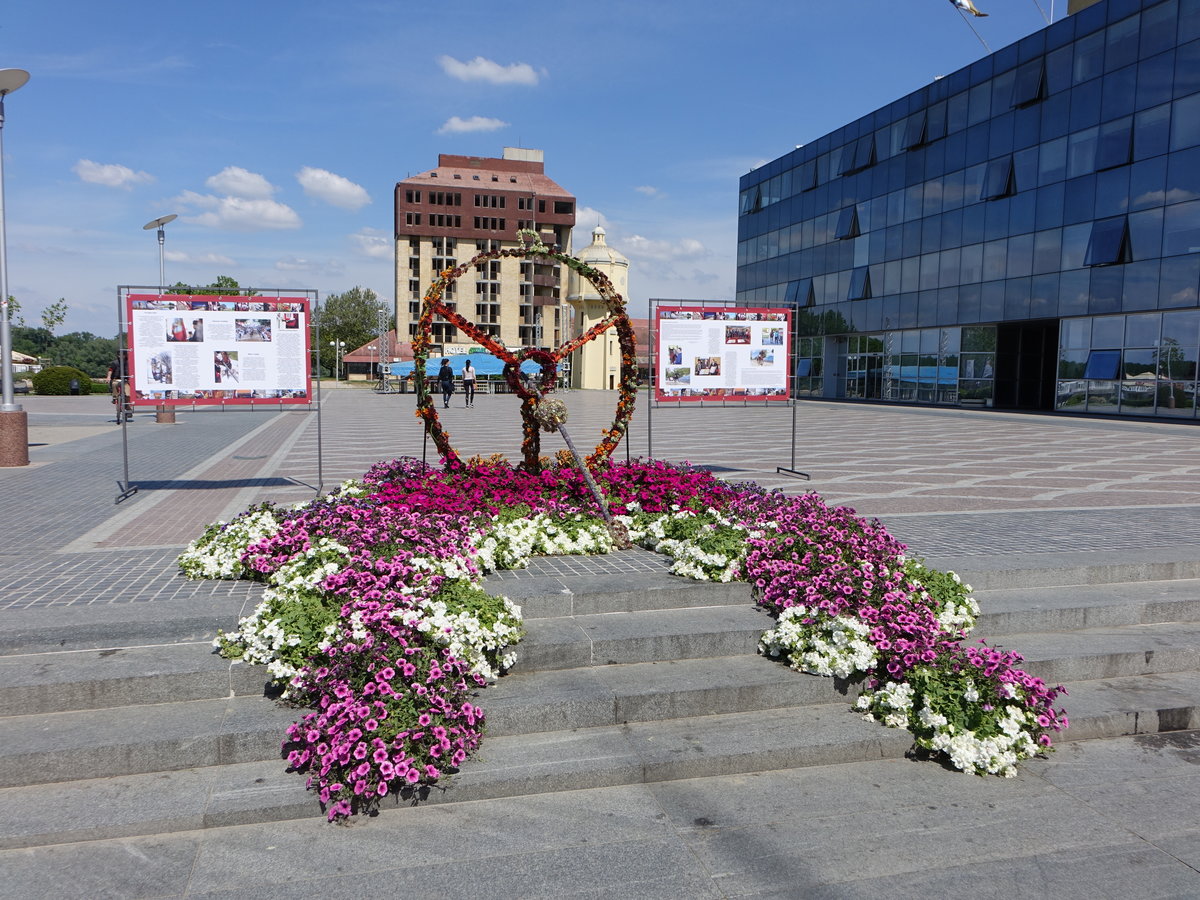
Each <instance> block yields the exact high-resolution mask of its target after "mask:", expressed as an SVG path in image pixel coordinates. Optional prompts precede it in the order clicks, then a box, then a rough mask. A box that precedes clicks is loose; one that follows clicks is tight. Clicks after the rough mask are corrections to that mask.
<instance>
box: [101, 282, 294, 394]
mask: <svg viewBox="0 0 1200 900" xmlns="http://www.w3.org/2000/svg"><path fill="white" fill-rule="evenodd" d="M125 313H126V321H127V322H128V342H127V346H128V348H129V358H128V361H127V364H126V370H127V374H128V376H129V378H130V383H131V391H130V395H131V397H132V399H133V402H134V403H135V404H143V405H156V406H157V405H163V404H165V405H170V404H183V403H186V404H189V405H190V404H193V403H195V404H205V403H239V404H253V403H262V402H270V403H272V404H275V403H308V402H309V400H310V398H311V394H312V382H311V377H310V367H309V358H310V357H309V352H310V350H311V345H310V337H309V327H308V326H309V322H310V318H309V316H310V309H309V301H308V298H306V297H258V296H254V297H247V296H241V295H232V296H210V295H184V294H128V295H127V296H126V310H125Z"/></svg>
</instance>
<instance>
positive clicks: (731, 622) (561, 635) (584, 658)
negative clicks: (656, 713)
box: [514, 603, 772, 672]
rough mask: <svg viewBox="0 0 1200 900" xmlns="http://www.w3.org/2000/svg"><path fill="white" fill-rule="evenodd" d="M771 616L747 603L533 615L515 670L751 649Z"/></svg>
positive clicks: (706, 655) (655, 659)
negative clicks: (633, 610)
mask: <svg viewBox="0 0 1200 900" xmlns="http://www.w3.org/2000/svg"><path fill="white" fill-rule="evenodd" d="M771 621H772V620H771V617H770V616H769V615H767V614H766V613H765V612H764V611H762V610H761V609H758V608H757V607H755V606H752V605H750V604H748V603H747V604H739V605H737V606H711V607H696V608H687V609H665V610H645V611H639V612H627V613H602V614H599V615H583V616H562V617H556V618H544V619H531V620H529V621H528V622H526V635H525V638H524V640H522V641H521V643H520V644H519V645H518V647H517V663H516V665H515V666H514V671H516V672H532V671H543V670H547V669H573V668H577V667H587V666H604V665H618V664H621V663H635V662H654V661H659V660H670V659H695V658H698V657H713V656H736V655H738V654H743V653H749V654H752V653H754V652H755V651H756V649H757V647H758V640H759V638H760V637H762V633H763V632H764V631H765V630H767V629H768V628H770V627H771Z"/></svg>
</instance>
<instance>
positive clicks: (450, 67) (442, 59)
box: [438, 56, 545, 86]
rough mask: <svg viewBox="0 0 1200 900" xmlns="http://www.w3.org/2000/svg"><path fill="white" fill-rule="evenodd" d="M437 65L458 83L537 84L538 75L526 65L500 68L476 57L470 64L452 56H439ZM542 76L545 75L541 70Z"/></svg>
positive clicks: (531, 67)
mask: <svg viewBox="0 0 1200 900" xmlns="http://www.w3.org/2000/svg"><path fill="white" fill-rule="evenodd" d="M438 64H439V65H440V66H441V67H442V71H443V72H445V73H446V74H447V75H449V76H450V77H451V78H456V79H458V80H459V81H486V82H489V83H491V84H524V85H529V86H533V85H536V84H537V83H538V73H537V72H535V71H534V70H533V66H531V65H529V64H528V63H512V64H511V65H507V66H502V65H500V63H498V62H493V61H492V60H490V59H484V58H483V57H482V56H477V57H475V58H474V59H473V60H471V61H470V62H461V61H459V60H457V59H455V58H454V57H453V56H439V57H438ZM543 74H545V72H544V70H543Z"/></svg>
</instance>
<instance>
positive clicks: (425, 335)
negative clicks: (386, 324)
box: [412, 230, 637, 471]
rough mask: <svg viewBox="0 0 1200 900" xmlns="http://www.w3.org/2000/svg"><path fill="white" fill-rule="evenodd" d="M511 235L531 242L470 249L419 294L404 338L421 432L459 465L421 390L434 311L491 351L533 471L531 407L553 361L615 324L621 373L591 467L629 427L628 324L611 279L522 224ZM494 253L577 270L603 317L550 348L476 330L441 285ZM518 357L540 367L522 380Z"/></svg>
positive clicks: (633, 389)
mask: <svg viewBox="0 0 1200 900" xmlns="http://www.w3.org/2000/svg"><path fill="white" fill-rule="evenodd" d="M517 236H518V237H519V238H521V239H522V240H526V239H527V238H529V237H530V236H532V237H533V239H534V240H533V243H532V244H526V245H524V246H522V247H518V248H512V249H507V250H488V251H486V252H483V253H478V254H476V255H475V256H474V257H472V258H471V259H470V260H468V261H467V262H465V263H463V264H461V265H459V266H457V267H456V268H453V269H446V270H445V271H444V272H442V273H441V274H440V275H439V276H438V279H437V280H436V281H435V282H434V283H433V284H431V285H430V286H429V290H427V291H426V292H425V299H424V300H423V301H422V304H421V318H420V319H419V320H418V323H417V334H416V337H414V338H413V342H412V345H413V382H414V388H415V390H416V392H417V416H418V417H419V418H420V419H421V420H422V421H423V422H424V423H425V431H426V432H427V433H428V434H429V436H430V437H431V438H432V439H433V443H434V446H436V447H437V450H438V453H440V454H441V455H442V458H443V460H445V463H446V465H447V466H449V467H450V468H457V467H458V466H460V465H462V462H461V459H460V458H459V455H458V453H457V451H455V449H454V447H453V446H452V445H451V443H450V435H449V434H448V433H447V432H446V430H445V429H444V428H443V427H442V423H441V419H440V418H439V417H438V414H437V410H436V409H435V404H434V400H433V394H432V392H431V391H430V388H429V379H428V378H427V376H426V374H425V364H426V361H427V360H428V358H429V346H430V343H431V340H430V338H431V335H432V325H433V317H434V316H435V315H439V316H441V317H442V318H443V319H445V320H446V321H447V322H449V323H450V324H451V325H453V326H454V327H455V328H457V329H458V330H459V331H461V332H463V333H464V334H466V335H467V336H468V337H469V338H471V340H473V341H475V342H476V343H477V344H479V345H480V346H482V347H483V348H484V349H485V350H487V351H488V352H489V353H490V354H491V355H492V356H494V357H496V358H497V359H500V360H502V361H503V362H504V363H505V367H504V377H505V380H506V381H507V382H508V384H509V385H510V386H511V387H512V389H513V391H514V392H515V393H516V394H517V396H518V397H520V398H521V420H522V424H523V432H524V437H523V439H522V441H521V454H522V456H523V457H524V462H523V466H524V468H526V469H528V470H530V471H537V470H538V469H539V468H540V462H539V460H540V457H541V437H540V435H539V430H540V429H539V427H538V422H537V419H536V418H535V416H534V413H535V411H536V409H537V406H538V403H539V402H541V401H542V399H543V398H544V397H545V396H546V395H547V394H548V393H550V392H551V391H552V390H554V384H555V381H556V379H557V377H558V364H559V363H560V362H562V361H563V360H564V359H566V358H567V357H568V356H569V355H570V354H572V353H574V352H575V351H576V350H578V349H579V348H580V347H582V346H583V345H584V344H586V343H588V342H589V341H594V340H595V339H596V338H598V337H599V336H600V335H601V334H603V333H604V332H605V331H607V330H608V329H609V328H615V329H616V332H617V342H618V344H619V346H620V348H621V376H620V379H619V384H618V388H617V408H616V412H615V414H614V416H613V421H612V425H610V426H609V427H608V428H607V429H605V430H604V432H603V435H604V436H603V437H602V438H601V440H600V443H599V444H597V445H596V449H595V450H594V451H593V452H592V453H591V455H589V456H588V457H587V465H588V468H592V469H594V468H596V467H597V466H598V465H601V464H603V463H604V462H606V461H607V460H608V458H609V457H610V456H611V455H612V452H613V450H615V449H616V448H617V445H618V444H619V443H620V441H621V438H622V437H623V436H624V434H625V432H626V430H627V429H628V427H629V420H630V419H631V418H632V417H633V405H634V400H635V398H636V396H637V357H636V352H635V349H636V348H635V341H634V336H633V326H632V324H631V323H630V321H629V316H628V315H627V313H626V311H625V299H624V298H623V297H622V296H621V295H620V294H619V293H618V292H617V291H616V289H615V288H614V287H613V283H612V282H611V281H610V280H609V278H608V276H607V275H605V274H604V273H603V272H601V271H600V270H598V269H594V268H592V267H591V266H589V265H587V264H586V263H584V262H583V261H582V260H580V259H578V258H577V257H574V256H570V255H568V254H565V253H559V252H558V251H556V250H552V249H550V248H548V247H546V246H545V245H544V244H542V243H541V241H540V240H537V239H536V238H537V236H536V234H534V233H533V232H529V231H524V230H522V231H518V232H517ZM500 257H514V258H516V259H543V260H557V261H558V262H560V263H562V264H563V265H565V266H567V267H568V268H571V269H573V270H575V271H576V272H578V273H579V275H580V277H582V278H584V279H586V280H587V281H588V282H589V283H590V284H591V285H592V287H594V288H595V289H596V292H597V293H598V294H599V295H600V298H601V299H602V300H603V301H604V305H605V307H606V308H607V310H608V312H609V315H608V316H607V317H606V318H605V319H603V320H601V321H600V322H597V323H596V324H595V325H593V326H592V327H591V328H589V329H588V330H587V331H586V332H584V333H583V334H581V335H579V336H578V337H576V338H573V339H572V340H570V341H567V342H566V343H565V344H563V345H562V346H560V347H558V348H557V349H555V350H537V349H533V348H529V347H526V348H524V349H522V350H519V351H517V352H515V353H514V352H512V351H510V350H509V349H508V348H506V347H505V346H504V345H503V344H501V343H500V342H499V341H497V340H496V339H495V338H494V337H492V336H491V335H490V334H487V333H485V332H484V331H482V330H481V329H480V328H479V327H478V326H477V325H475V323H474V322H471V321H469V320H467V319H466V318H465V317H464V316H462V315H460V314H459V313H458V312H456V311H455V310H453V309H450V308H449V307H448V306H447V305H446V303H445V302H444V301H443V299H442V298H443V297H444V296H445V294H446V289H447V288H448V287H449V286H450V285H452V284H453V283H454V282H455V281H457V280H458V278H459V277H461V276H462V275H464V274H466V273H467V272H468V271H470V269H471V267H473V266H476V265H479V264H480V263H485V262H489V261H491V260H494V259H499V258H500ZM525 360H533V361H534V362H536V363H538V365H540V366H541V371H540V373H538V375H537V376H534V377H533V378H529V377H527V376H523V375H522V374H521V363H523V362H524V361H525Z"/></svg>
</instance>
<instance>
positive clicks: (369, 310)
mask: <svg viewBox="0 0 1200 900" xmlns="http://www.w3.org/2000/svg"><path fill="white" fill-rule="evenodd" d="M380 310H383V311H384V315H385V316H386V315H387V313H388V310H387V308H386V306H385V304H384V303H382V302H381V301H380V299H379V297H378V295H377V294H376V293H375V292H374V291H373V290H371V289H370V288H363V287H353V288H351V289H350V290H348V291H345V292H343V293H341V294H330V295H329V296H328V297H326V298H325V302H324V303H322V304H321V305H320V306H318V307H317V309H316V310H315V312H314V313H313V321H314V322H315V323H316V324H317V326H318V327H319V328H320V332H319V333H320V335H321V344H320V346H319V347H318V348H317V350H318V357H319V359H320V364H321V368H322V369H324V370H325V371H327V372H332V371H333V365H334V348H333V347H331V346H329V342H330V341H343V342H345V345H346V346H345V347H344V348H343V351H342V352H346V353H348V352H350V351H351V350H357V349H358V348H359V347H361V346H362V345H363V344H366V343H368V342H369V341H370V340H371V339H372V338H374V337H375V336H376V335H377V334H378V332H379V319H380Z"/></svg>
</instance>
